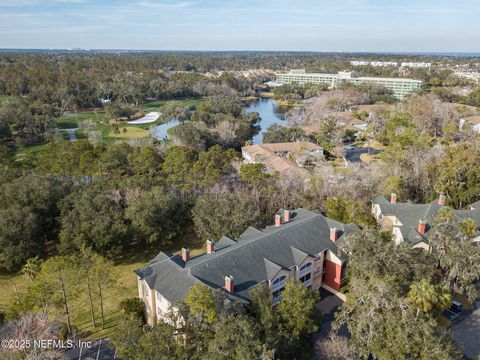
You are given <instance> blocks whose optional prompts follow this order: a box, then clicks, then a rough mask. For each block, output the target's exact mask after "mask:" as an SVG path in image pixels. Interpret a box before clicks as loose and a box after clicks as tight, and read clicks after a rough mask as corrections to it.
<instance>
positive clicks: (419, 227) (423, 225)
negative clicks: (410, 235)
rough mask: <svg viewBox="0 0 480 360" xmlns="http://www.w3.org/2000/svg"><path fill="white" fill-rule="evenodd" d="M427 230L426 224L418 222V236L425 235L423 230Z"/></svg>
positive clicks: (421, 221)
mask: <svg viewBox="0 0 480 360" xmlns="http://www.w3.org/2000/svg"><path fill="white" fill-rule="evenodd" d="M426 229H427V223H426V222H425V221H423V220H419V221H418V232H419V233H420V234H422V235H423V234H425V230H426Z"/></svg>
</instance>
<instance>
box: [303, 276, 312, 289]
mask: <svg viewBox="0 0 480 360" xmlns="http://www.w3.org/2000/svg"><path fill="white" fill-rule="evenodd" d="M310 285H312V278H309V279H308V280H305V281H304V282H303V286H305V287H309V286H310Z"/></svg>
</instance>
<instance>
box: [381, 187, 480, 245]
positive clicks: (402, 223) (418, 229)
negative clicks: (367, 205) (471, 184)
mask: <svg viewBox="0 0 480 360" xmlns="http://www.w3.org/2000/svg"><path fill="white" fill-rule="evenodd" d="M445 203H446V197H445V195H440V196H439V197H438V200H436V201H433V202H431V203H429V204H413V203H408V202H407V203H401V202H398V201H397V194H395V193H392V194H391V196H390V201H388V200H387V199H386V198H385V197H383V196H378V197H376V198H375V199H374V200H373V202H372V215H373V216H374V217H375V219H376V220H377V222H378V223H379V224H380V226H381V227H382V228H383V229H385V230H389V231H391V232H392V236H393V238H394V240H395V242H396V243H397V244H398V243H401V242H403V241H407V242H409V243H410V244H411V245H412V247H414V248H422V249H425V250H429V249H430V240H429V239H430V235H431V234H432V229H433V228H434V226H435V221H434V220H435V217H436V216H437V215H438V213H439V211H440V210H441V209H443V208H446V207H447V206H446V204H445ZM452 210H453V214H454V216H455V218H456V220H457V221H458V222H461V221H463V220H465V219H472V220H473V221H475V224H476V227H477V228H476V231H475V233H474V234H473V235H472V236H471V237H472V241H475V242H478V243H479V244H480V202H477V203H474V204H471V205H470V209H469V210H454V209H452Z"/></svg>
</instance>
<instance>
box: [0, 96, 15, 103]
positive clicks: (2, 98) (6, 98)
mask: <svg viewBox="0 0 480 360" xmlns="http://www.w3.org/2000/svg"><path fill="white" fill-rule="evenodd" d="M13 98H14V96H4V95H1V96H0V105H3V104H5V103H7V102H8V101H10V100H11V99H13Z"/></svg>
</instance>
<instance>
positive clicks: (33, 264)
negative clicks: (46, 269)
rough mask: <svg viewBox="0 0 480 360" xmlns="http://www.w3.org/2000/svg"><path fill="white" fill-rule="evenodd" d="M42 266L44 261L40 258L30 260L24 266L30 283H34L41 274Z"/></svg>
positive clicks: (23, 270) (24, 272)
mask: <svg viewBox="0 0 480 360" xmlns="http://www.w3.org/2000/svg"><path fill="white" fill-rule="evenodd" d="M41 264H42V261H41V260H40V259H39V258H38V256H35V257H33V258H30V259H28V260H27V262H26V263H25V265H23V268H22V272H23V274H24V275H25V276H26V277H27V278H28V279H30V281H33V280H34V279H35V277H36V276H37V274H38V273H39V272H40V265H41Z"/></svg>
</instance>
